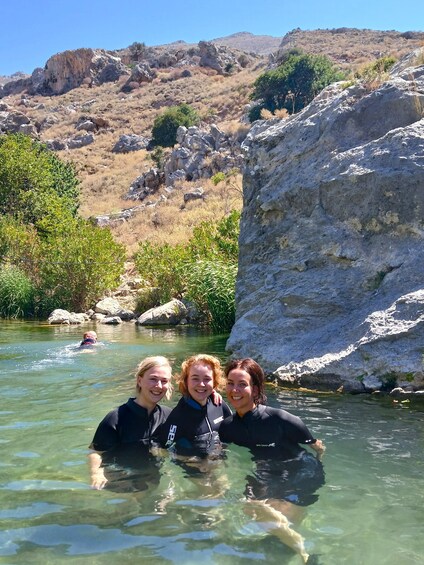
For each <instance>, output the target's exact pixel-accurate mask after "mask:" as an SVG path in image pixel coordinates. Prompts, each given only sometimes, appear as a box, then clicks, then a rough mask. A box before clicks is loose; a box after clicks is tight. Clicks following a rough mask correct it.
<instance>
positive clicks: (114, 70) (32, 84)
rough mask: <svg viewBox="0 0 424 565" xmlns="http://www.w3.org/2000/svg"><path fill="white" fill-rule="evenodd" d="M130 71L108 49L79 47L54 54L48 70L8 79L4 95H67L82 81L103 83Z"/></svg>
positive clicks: (86, 83)
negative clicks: (22, 93)
mask: <svg viewBox="0 0 424 565" xmlns="http://www.w3.org/2000/svg"><path fill="white" fill-rule="evenodd" d="M129 74H130V71H129V69H128V68H127V67H126V66H125V65H124V64H123V63H122V62H121V59H120V58H119V57H114V56H113V55H111V54H110V53H108V52H107V51H105V50H104V49H75V50H73V51H63V52H62V53H57V54H56V55H53V57H50V59H49V60H48V61H47V63H46V66H45V67H44V69H40V68H37V69H35V70H34V71H33V73H32V75H31V76H30V77H28V78H23V79H19V80H16V81H12V82H8V83H7V84H5V85H4V87H3V89H2V92H1V93H0V94H1V96H2V97H4V96H8V95H10V94H17V93H19V92H23V91H27V92H28V93H29V94H42V95H52V94H64V93H65V92H68V91H69V90H72V89H73V88H77V87H78V86H81V85H82V84H85V85H86V86H93V85H99V84H103V83H104V82H113V81H116V80H118V79H119V77H120V76H122V75H129Z"/></svg>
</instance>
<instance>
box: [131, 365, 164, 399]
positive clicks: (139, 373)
mask: <svg viewBox="0 0 424 565" xmlns="http://www.w3.org/2000/svg"><path fill="white" fill-rule="evenodd" d="M153 367H168V369H169V371H170V373H171V375H172V367H171V363H170V362H169V359H167V358H166V357H162V356H161V355H156V356H154V357H146V358H145V359H143V360H142V361H141V363H140V364H139V365H138V367H137V371H136V373H135V382H136V384H135V388H136V391H137V394H139V393H140V392H141V387H140V385H139V384H138V377H144V375H145V373H146V372H147V371H148V370H149V369H153ZM171 396H172V382H171V379H170V380H169V387H168V390H167V391H166V394H165V398H166V400H169V399H170V398H171Z"/></svg>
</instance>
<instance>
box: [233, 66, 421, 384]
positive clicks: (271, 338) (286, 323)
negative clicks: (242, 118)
mask: <svg viewBox="0 0 424 565" xmlns="http://www.w3.org/2000/svg"><path fill="white" fill-rule="evenodd" d="M423 115H424V66H421V67H417V68H408V69H405V70H402V71H401V72H400V73H399V74H397V75H396V76H393V77H391V78H390V80H388V81H387V82H385V83H383V84H381V85H380V86H379V87H378V88H376V89H375V90H371V91H370V90H367V89H366V88H365V86H363V85H361V84H357V85H353V86H351V87H349V88H345V85H343V84H337V85H332V86H330V87H328V88H327V89H326V90H324V91H323V92H322V93H321V94H320V95H319V96H318V97H317V98H316V99H315V100H314V101H313V102H312V103H311V104H310V105H309V106H308V107H307V108H305V109H304V110H303V111H302V112H301V113H299V114H298V115H296V116H293V117H290V118H289V119H286V120H272V121H269V122H258V123H257V125H255V126H254V127H253V129H252V132H251V133H250V134H249V136H248V140H246V142H245V148H246V150H247V165H246V171H245V175H244V211H243V215H242V220H241V232H240V259H239V275H238V281H237V289H236V303H237V314H236V323H235V326H234V328H233V330H232V333H231V336H230V339H229V341H228V349H229V351H231V352H232V353H233V354H234V355H237V356H251V357H254V358H256V359H258V360H259V361H260V362H261V363H263V365H264V367H265V368H266V369H267V371H269V372H274V378H280V380H282V381H283V382H285V383H292V384H294V385H300V386H313V387H316V388H318V387H322V388H330V389H339V390H342V389H344V390H350V391H364V390H370V389H378V388H384V387H385V386H387V387H393V386H394V385H396V384H401V386H403V385H405V383H409V384H410V385H412V386H413V387H415V388H420V387H423V386H424V384H423V374H424V366H423V353H424V345H423V344H424V118H423ZM373 383H374V384H373Z"/></svg>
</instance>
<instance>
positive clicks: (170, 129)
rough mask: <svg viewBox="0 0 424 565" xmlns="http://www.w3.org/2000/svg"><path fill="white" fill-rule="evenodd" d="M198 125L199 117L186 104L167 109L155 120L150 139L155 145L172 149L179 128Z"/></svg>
mask: <svg viewBox="0 0 424 565" xmlns="http://www.w3.org/2000/svg"><path fill="white" fill-rule="evenodd" d="M198 123H199V116H198V114H197V112H196V110H195V109H194V108H192V107H191V106H189V105H188V104H180V105H179V106H172V107H171V108H168V110H166V111H165V112H164V113H163V114H160V115H159V116H157V117H156V118H155V121H154V122H153V128H152V138H153V143H154V144H155V145H161V146H162V147H172V146H174V145H175V144H176V142H177V129H178V128H179V127H180V126H185V127H190V126H194V125H197V124H198Z"/></svg>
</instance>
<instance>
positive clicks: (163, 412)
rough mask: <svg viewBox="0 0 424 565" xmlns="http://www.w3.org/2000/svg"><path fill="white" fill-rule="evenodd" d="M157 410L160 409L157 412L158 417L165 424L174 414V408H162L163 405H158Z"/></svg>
mask: <svg viewBox="0 0 424 565" xmlns="http://www.w3.org/2000/svg"><path fill="white" fill-rule="evenodd" d="M157 409H158V412H157V413H158V417H159V418H160V420H161V421H163V422H164V421H165V420H166V419H167V418H168V416H169V415H170V414H171V412H172V408H171V407H170V406H162V405H161V404H158V406H157Z"/></svg>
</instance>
